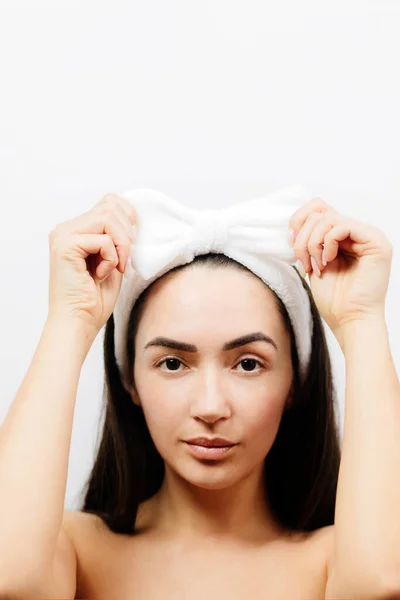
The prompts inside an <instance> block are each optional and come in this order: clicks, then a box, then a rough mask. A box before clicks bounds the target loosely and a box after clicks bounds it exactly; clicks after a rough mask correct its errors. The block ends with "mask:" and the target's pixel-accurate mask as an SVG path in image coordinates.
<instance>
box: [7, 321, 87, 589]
mask: <svg viewBox="0 0 400 600" xmlns="http://www.w3.org/2000/svg"><path fill="white" fill-rule="evenodd" d="M82 329H83V328H82V325H79V323H75V322H72V321H68V319H66V318H60V319H58V320H55V319H53V320H47V321H46V324H45V326H44V329H43V332H42V335H41V338H40V342H39V344H38V347H37V349H36V352H35V354H34V357H33V360H32V363H31V365H30V368H29V370H28V372H27V374H26V375H25V378H24V380H23V382H22V384H21V386H20V388H19V390H18V392H17V394H16V397H15V398H14V400H13V402H12V404H11V406H10V408H9V410H8V413H7V415H6V417H5V419H4V422H3V424H2V426H1V428H0V490H1V492H0V593H1V590H3V589H9V588H10V589H12V587H13V586H14V585H22V584H23V582H27V585H28V584H29V585H32V584H33V583H36V581H40V578H41V577H42V576H43V574H44V572H46V573H47V571H49V570H50V568H51V566H52V561H53V557H54V553H55V550H56V544H57V539H58V535H59V531H60V527H61V524H62V518H63V512H64V501H65V491H66V484H67V472H68V458H69V450H70V441H71V432H72V423H73V415H74V407H75V399H76V392H77V386H78V382H79V377H80V373H81V367H82V365H83V362H84V360H85V357H86V354H87V352H88V350H89V348H90V346H91V344H92V342H93V339H92V337H90V336H88V335H87V334H86V333H85V332H84V331H83V330H82ZM7 586H9V588H8V587H7Z"/></svg>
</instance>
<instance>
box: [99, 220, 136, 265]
mask: <svg viewBox="0 0 400 600" xmlns="http://www.w3.org/2000/svg"><path fill="white" fill-rule="evenodd" d="M104 233H108V234H109V235H110V236H111V237H112V240H113V242H114V245H115V249H116V251H117V255H118V258H119V262H118V265H117V267H116V268H117V269H118V271H119V272H120V273H123V272H124V271H125V267H126V262H127V260H128V258H129V256H130V253H131V248H132V242H131V240H130V238H129V237H128V234H127V232H126V228H125V226H124V225H123V224H122V223H121V221H120V219H119V218H118V215H116V214H113V215H112V216H111V217H109V218H108V219H107V221H106V223H105V225H104Z"/></svg>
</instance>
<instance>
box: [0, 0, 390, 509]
mask: <svg viewBox="0 0 400 600" xmlns="http://www.w3.org/2000/svg"><path fill="white" fill-rule="evenodd" d="M399 30H400V2H399V1H395V0H393V1H391V2H389V1H385V0H379V1H375V2H371V1H367V0H363V1H361V0H360V1H357V2H355V1H354V0H346V1H343V0H341V1H338V0H335V2H322V1H318V2H316V1H310V0H308V1H306V0H303V1H302V2H295V1H291V2H289V1H288V0H279V2H278V1H276V0H274V1H265V0H257V1H255V0H243V1H240V2H238V1H232V0H230V1H228V0H202V1H201V2H200V1H199V2H197V1H196V2H195V1H190V0H185V1H184V0H170V1H168V2H165V1H162V0H146V2H144V1H142V2H121V1H120V2H116V1H114V2H109V3H105V2H83V1H81V2H79V3H78V2H65V3H61V2H57V1H54V0H53V1H52V2H47V3H44V2H30V3H28V2H24V3H21V2H18V1H13V2H11V1H10V2H0V203H1V234H0V238H1V239H0V266H1V283H0V286H1V287H0V292H1V293H0V298H1V310H0V331H1V336H0V354H1V383H2V385H1V394H0V422H1V421H2V420H3V419H4V417H5V415H6V413H7V410H8V407H9V406H10V404H11V402H12V400H13V398H14V396H15V394H16V392H17V390H18V387H19V385H20V383H21V381H22V378H23V377H24V375H25V373H26V371H27V369H28V368H29V365H30V361H31V359H32V356H33V353H34V350H35V348H36V346H37V343H38V341H39V337H40V334H41V331H42V327H43V324H44V321H45V318H46V314H47V307H48V305H47V301H48V300H47V298H48V233H49V231H50V230H51V229H52V228H53V227H54V226H55V225H56V224H57V223H60V222H62V221H64V220H66V219H70V218H72V217H74V216H77V215H78V214H81V213H83V212H85V211H86V210H88V209H89V208H91V207H92V206H93V205H94V204H95V203H96V202H97V201H98V200H100V199H101V198H102V197H103V196H104V194H105V193H107V192H115V193H117V194H118V193H122V192H123V191H124V190H127V189H130V188H133V187H152V188H156V189H159V190H161V191H163V192H165V193H167V194H168V195H170V196H173V197H175V198H177V199H178V200H179V201H181V202H183V203H186V204H187V205H190V206H194V207H219V206H226V205H228V204H231V203H234V202H238V201H240V200H245V199H249V198H251V197H253V196H256V195H260V194H263V193H268V192H270V191H274V190H277V189H279V188H280V187H283V186H286V185H291V184H294V183H301V184H302V185H303V186H304V187H305V188H306V189H307V191H308V192H309V193H310V196H319V197H321V198H323V199H324V200H326V201H327V202H329V203H330V204H332V205H333V206H335V208H337V210H340V211H342V212H344V213H346V214H348V215H349V216H352V217H353V218H357V219H359V220H362V221H365V222H370V223H372V224H374V225H376V226H378V227H380V228H381V229H383V230H384V232H385V233H386V235H387V236H388V237H389V239H390V240H391V242H392V244H393V247H394V256H393V263H392V275H391V280H390V286H389V291H388V297H387V304H386V318H387V323H388V327H389V334H390V341H391V347H392V352H393V356H394V360H395V364H396V368H397V370H398V372H399V366H400V330H399V326H398V323H399V317H398V307H399V299H400V281H399V280H400V265H399V256H398V255H399V241H398V240H399V237H398V223H397V216H398V214H399V209H398V204H399V197H400V168H399V167H400V108H399V107H400V86H399V57H400V36H399ZM103 333H104V331H102V332H100V334H99V335H98V337H97V338H96V340H95V343H94V344H93V346H92V348H91V350H90V352H89V355H88V357H87V359H86V362H85V364H84V365H83V369H82V375H81V379H80V383H79V390H78V397H77V402H76V409H75V420H74V427H73V435H72V442H71V453H70V462H69V472H68V485H67V494H66V502H65V505H66V508H76V507H77V503H78V499H77V495H78V494H79V493H80V491H81V487H82V485H83V483H84V481H85V479H86V476H87V475H88V473H89V470H90V468H91V466H92V463H93V459H94V452H95V440H96V434H97V426H98V420H99V412H100V405H101V394H102V389H103V364H102V342H103ZM327 336H328V342H329V346H330V349H331V353H332V361H333V365H334V377H335V382H336V386H337V390H338V397H339V406H340V411H341V427H342V426H343V402H344V360H343V356H342V354H341V351H340V348H339V346H338V345H337V342H336V340H335V338H333V336H332V334H331V332H330V330H328V329H327ZM371 343H373V341H371ZM371 351H372V350H371ZM360 402H362V398H360ZM377 402H379V398H377Z"/></svg>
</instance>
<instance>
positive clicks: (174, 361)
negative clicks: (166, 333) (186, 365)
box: [156, 358, 182, 373]
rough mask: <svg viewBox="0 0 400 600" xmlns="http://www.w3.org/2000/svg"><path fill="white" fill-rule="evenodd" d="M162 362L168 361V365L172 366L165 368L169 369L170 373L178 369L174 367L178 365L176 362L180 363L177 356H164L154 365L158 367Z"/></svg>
mask: <svg viewBox="0 0 400 600" xmlns="http://www.w3.org/2000/svg"><path fill="white" fill-rule="evenodd" d="M163 363H168V364H169V365H170V366H172V367H173V368H172V369H167V371H169V372H170V373H172V372H174V371H177V370H178V369H177V368H174V367H176V366H177V365H178V363H180V364H182V362H181V361H180V360H179V359H178V358H164V360H162V361H160V362H159V363H157V364H156V367H160V366H161V365H162V364H163ZM171 363H172V364H171Z"/></svg>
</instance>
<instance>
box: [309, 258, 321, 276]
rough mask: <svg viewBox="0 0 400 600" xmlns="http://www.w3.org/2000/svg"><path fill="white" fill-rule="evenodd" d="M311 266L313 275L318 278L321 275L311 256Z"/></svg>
mask: <svg viewBox="0 0 400 600" xmlns="http://www.w3.org/2000/svg"><path fill="white" fill-rule="evenodd" d="M311 264H312V268H313V271H314V273H315V274H316V275H317V277H319V276H320V275H321V271H320V270H319V267H318V265H317V263H316V260H315V258H314V257H313V256H312V257H311Z"/></svg>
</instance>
